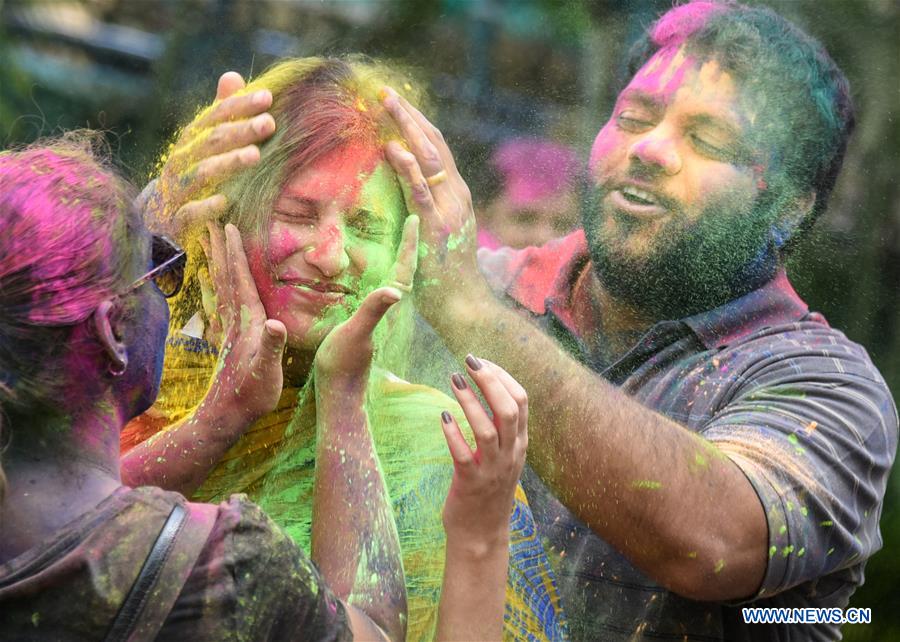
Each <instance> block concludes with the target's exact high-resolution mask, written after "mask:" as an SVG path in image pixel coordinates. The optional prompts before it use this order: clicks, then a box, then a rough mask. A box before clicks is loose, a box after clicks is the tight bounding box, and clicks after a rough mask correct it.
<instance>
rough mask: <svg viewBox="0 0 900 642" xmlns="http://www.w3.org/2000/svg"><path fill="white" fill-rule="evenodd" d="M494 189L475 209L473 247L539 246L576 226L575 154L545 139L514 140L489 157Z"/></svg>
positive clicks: (577, 167) (577, 163) (578, 178)
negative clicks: (475, 237) (490, 195)
mask: <svg viewBox="0 0 900 642" xmlns="http://www.w3.org/2000/svg"><path fill="white" fill-rule="evenodd" d="M490 165H491V169H492V170H493V174H494V180H495V182H496V184H497V185H496V187H497V189H495V190H493V191H495V192H496V193H495V194H494V195H493V196H492V197H491V198H490V199H489V200H488V202H487V204H486V205H485V206H484V207H483V208H481V209H479V211H478V212H477V215H476V218H477V219H478V246H479V247H485V248H488V249H496V248H498V247H501V246H504V245H506V246H509V247H515V248H523V247H528V246H529V245H543V244H544V243H546V242H547V241H550V240H552V239H555V238H558V237H561V236H565V235H566V234H568V233H569V232H571V231H572V230H573V229H575V228H576V227H577V226H578V224H579V218H578V198H579V186H580V183H581V180H582V178H581V161H580V160H579V158H578V156H577V154H576V153H575V150H573V149H571V148H569V147H566V146H565V145H562V144H560V143H556V142H553V141H551V140H548V139H544V138H513V139H510V140H506V141H504V142H502V143H501V144H500V145H498V147H497V149H496V150H495V151H494V153H493V155H492V156H491V161H490Z"/></svg>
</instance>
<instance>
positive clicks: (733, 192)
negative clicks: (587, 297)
mask: <svg viewBox="0 0 900 642" xmlns="http://www.w3.org/2000/svg"><path fill="white" fill-rule="evenodd" d="M754 119H755V113H754V112H753V110H752V109H751V108H750V106H749V104H748V103H747V101H745V100H744V97H743V96H742V94H741V92H740V88H739V87H738V86H737V85H736V83H735V81H734V79H733V78H732V77H731V76H730V75H729V74H728V73H727V72H725V71H723V70H722V69H721V68H720V67H719V65H718V63H717V62H715V61H713V60H710V61H698V60H696V59H694V58H692V57H690V56H688V55H686V54H685V52H684V50H683V49H675V48H668V49H663V50H661V51H660V52H658V53H657V54H656V55H655V56H654V57H653V58H651V59H650V60H649V61H648V62H647V64H645V65H644V66H643V67H642V68H641V69H640V70H639V71H638V72H637V74H635V77H634V78H633V79H632V81H631V82H630V83H629V85H628V86H627V87H626V88H625V89H624V90H623V91H622V93H621V94H620V95H619V97H618V100H617V101H616V105H615V108H614V110H613V114H612V117H611V118H610V120H609V122H607V123H606V125H605V126H604V127H603V129H602V130H600V133H599V134H598V135H597V138H596V140H595V141H594V145H593V148H592V149H591V158H590V170H591V176H592V179H593V183H594V190H593V192H592V193H591V194H590V195H589V197H588V199H586V200H587V205H586V209H585V210H584V211H583V217H584V226H585V232H586V234H587V237H588V242H589V247H590V249H591V255H592V258H593V259H594V263H595V266H596V269H597V272H598V276H599V277H600V279H601V281H602V282H603V283H604V284H605V285H606V286H607V287H608V288H609V289H610V291H611V292H612V293H613V294H614V295H619V296H622V297H625V298H626V299H628V300H629V301H630V302H631V303H633V304H635V305H638V306H639V307H643V308H645V309H648V310H650V311H654V312H656V313H657V314H660V315H664V316H669V317H674V316H676V315H684V314H688V313H690V312H693V311H699V310H701V309H704V308H706V307H712V306H715V305H719V304H721V303H724V302H725V301H726V300H728V298H730V293H732V291H733V290H734V289H735V288H738V289H740V284H739V283H735V280H738V281H739V280H741V279H742V278H748V275H747V274H744V273H745V272H746V271H747V270H748V269H749V266H750V264H753V262H754V261H755V260H759V259H760V253H761V252H762V251H763V250H764V249H765V247H766V243H767V237H768V227H769V224H770V223H771V221H768V220H766V219H767V218H768V217H767V216H765V215H762V213H761V212H759V211H757V210H758V208H757V207H756V206H757V203H758V196H759V195H760V192H761V190H763V189H764V188H765V184H764V183H763V182H762V180H761V179H762V171H763V167H762V165H761V164H760V155H759V154H758V153H757V150H756V149H755V147H754V145H753V144H752V143H751V134H752V132H753V128H754ZM770 262H771V261H769V263H770ZM767 269H769V271H771V265H770V266H769V267H768V268H767ZM723 297H724V299H723ZM720 299H723V300H720Z"/></svg>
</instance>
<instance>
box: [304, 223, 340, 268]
mask: <svg viewBox="0 0 900 642" xmlns="http://www.w3.org/2000/svg"><path fill="white" fill-rule="evenodd" d="M304 258H305V259H306V262H307V263H309V264H310V265H312V266H314V267H316V268H317V269H318V270H319V271H320V272H321V273H322V274H323V275H324V276H326V277H329V278H333V277H336V276H338V275H340V274H341V273H342V272H343V271H344V270H346V269H347V268H348V267H349V266H350V257H349V256H348V255H347V245H346V240H345V238H344V229H343V227H342V226H341V225H339V224H331V225H327V226H326V227H324V228H323V229H320V230H319V234H318V236H317V238H316V241H315V243H314V244H313V245H311V246H310V247H308V248H306V250H305V252H304Z"/></svg>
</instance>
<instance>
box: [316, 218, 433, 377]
mask: <svg viewBox="0 0 900 642" xmlns="http://www.w3.org/2000/svg"><path fill="white" fill-rule="evenodd" d="M418 242H419V218H418V217H417V216H414V215H413V216H408V217H407V218H406V221H405V222H404V224H403V236H402V237H401V239H400V249H399V251H398V252H397V260H396V262H395V263H394V266H393V268H392V269H391V271H390V274H389V276H388V280H387V283H386V284H385V285H384V286H382V287H380V288H378V289H376V290H374V291H372V292H370V293H369V294H368V295H367V296H366V298H365V299H363V302H362V304H361V305H360V306H359V308H358V309H357V310H356V311H355V312H354V313H353V314H352V315H351V316H350V318H349V319H347V320H346V321H344V322H343V323H341V324H340V325H338V326H336V327H335V328H334V329H333V330H332V331H331V332H330V333H328V336H327V337H325V341H323V342H322V345H320V346H319V349H318V351H317V352H316V360H315V372H316V379H317V380H318V381H320V382H322V381H323V380H326V381H328V382H330V383H332V384H333V383H336V382H339V381H340V382H343V383H347V384H354V385H361V386H362V388H361V390H360V391H364V389H365V382H366V380H367V377H368V373H369V367H370V366H371V364H372V355H373V352H374V344H373V342H372V334H373V333H374V331H375V327H376V326H377V325H378V322H379V321H381V319H382V317H384V315H385V314H386V313H387V311H388V310H389V309H390V307H391V306H392V305H394V304H395V303H397V302H398V301H399V300H400V299H401V298H402V296H403V292H409V291H411V290H412V283H413V278H414V277H415V274H416V263H417V257H418ZM344 392H346V391H344Z"/></svg>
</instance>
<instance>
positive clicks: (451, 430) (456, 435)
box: [441, 410, 475, 468]
mask: <svg viewBox="0 0 900 642" xmlns="http://www.w3.org/2000/svg"><path fill="white" fill-rule="evenodd" d="M441 430H443V431H444V439H446V440H447V448H448V449H449V450H450V457H452V458H453V463H454V464H456V465H457V466H458V467H462V468H467V467H468V466H471V465H472V463H474V461H475V454H474V453H473V452H472V449H471V448H470V447H469V444H468V442H466V438H465V437H463V434H462V431H461V430H460V428H459V424H458V423H457V422H456V419H454V418H453V415H451V414H450V413H449V412H447V411H446V410H445V411H443V412H442V413H441Z"/></svg>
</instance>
